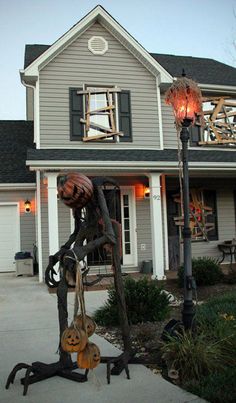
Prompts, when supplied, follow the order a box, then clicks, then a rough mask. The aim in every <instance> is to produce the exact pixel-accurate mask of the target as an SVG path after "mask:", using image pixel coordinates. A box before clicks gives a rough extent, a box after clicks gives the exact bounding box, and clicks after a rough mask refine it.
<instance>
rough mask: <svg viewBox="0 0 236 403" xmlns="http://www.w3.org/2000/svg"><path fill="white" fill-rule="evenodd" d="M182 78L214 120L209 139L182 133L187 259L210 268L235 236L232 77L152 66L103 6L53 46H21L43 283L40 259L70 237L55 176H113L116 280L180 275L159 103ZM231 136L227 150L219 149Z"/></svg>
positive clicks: (171, 174)
mask: <svg viewBox="0 0 236 403" xmlns="http://www.w3.org/2000/svg"><path fill="white" fill-rule="evenodd" d="M182 69H185V72H186V74H187V75H188V76H189V77H191V78H193V79H194V80H196V81H197V82H198V84H199V86H200V88H201V90H202V92H203V95H204V96H205V97H206V98H205V104H206V105H207V106H208V109H209V108H211V109H214V108H215V109H214V110H215V113H214V112H209V111H206V113H205V117H206V119H208V120H209V122H208V123H209V124H208V128H207V129H204V130H203V129H201V128H200V127H199V126H195V127H194V128H193V129H191V142H190V152H189V158H190V164H189V168H190V188H191V229H192V240H193V242H192V253H193V256H212V257H219V256H220V252H219V250H218V248H217V244H218V243H219V242H220V241H223V240H225V239H232V238H234V237H235V232H236V231H235V190H236V184H235V174H236V171H235V170H236V153H235V148H234V146H235V142H234V140H235V139H234V135H235V122H234V120H235V119H236V118H235V114H234V110H235V109H234V103H235V101H234V100H235V96H236V69H234V68H233V67H230V66H227V65H225V64H222V63H219V62H217V61H214V60H210V59H202V58H193V57H178V56H170V55H163V54H149V53H148V52H147V51H146V50H145V49H144V48H143V47H142V46H141V45H140V44H139V43H138V42H137V41H136V40H135V39H134V38H133V37H132V36H131V35H130V34H129V33H128V32H127V31H126V30H125V29H124V28H123V27H122V26H121V25H120V24H119V23H118V22H117V21H116V20H114V19H113V18H112V16H111V15H110V14H108V13H107V11H106V10H104V8H102V7H101V6H97V7H96V8H94V9H93V10H92V11H91V12H90V13H89V14H88V15H86V16H85V17H84V18H83V19H82V20H81V21H79V22H78V23H77V24H76V25H75V26H73V27H72V28H71V29H70V30H69V31H68V32H66V33H65V34H64V35H63V36H62V37H60V38H59V39H58V40H57V41H56V42H55V43H54V44H52V45H51V46H47V45H27V46H26V54H25V66H24V69H23V70H22V71H21V80H22V83H23V84H24V85H25V86H26V88H27V119H28V120H33V121H34V142H35V148H32V149H29V150H28V154H27V161H26V164H27V166H28V167H29V169H30V170H31V171H34V172H35V173H36V185H37V190H36V206H37V209H36V217H37V245H38V260H39V279H40V280H42V279H43V275H44V270H45V267H46V266H47V261H48V256H49V255H50V254H54V253H55V252H56V251H57V250H58V249H59V247H60V245H62V244H63V243H64V242H65V241H66V239H67V238H68V236H69V234H70V233H71V231H72V228H73V219H72V216H71V211H70V209H69V208H67V207H65V206H64V205H63V204H62V203H61V202H60V201H59V200H58V198H57V175H58V173H60V172H62V171H63V172H65V171H74V170H76V171H79V172H81V173H84V174H85V175H87V176H91V177H94V176H112V177H113V178H115V179H116V180H117V182H118V183H119V185H120V192H119V194H118V196H117V205H116V208H115V210H116V218H118V219H119V220H120V222H121V224H122V249H123V258H122V259H123V260H122V264H123V268H124V270H125V271H129V270H130V271H136V270H140V267H141V266H142V263H143V262H144V261H146V260H152V264H153V276H154V277H155V278H158V279H162V278H163V277H164V276H165V270H169V269H174V268H176V267H177V266H178V264H179V261H180V260H181V242H182V241H181V224H182V218H181V197H180V185H179V161H178V157H179V152H178V138H177V132H176V127H175V124H174V117H173V113H172V110H171V108H170V107H169V106H167V105H166V104H165V100H164V99H165V91H166V89H167V88H168V87H169V86H170V85H171V83H172V82H173V79H174V78H175V77H177V76H180V75H181V73H182ZM222 97H224V98H222ZM221 98H222V99H223V101H220V99H221ZM220 102H221V103H220ZM222 102H223V103H222ZM219 103H220V106H219ZM230 103H231V104H232V105H231V104H230ZM216 105H218V106H217V107H216ZM217 108H218V109H217ZM216 109H217V110H216ZM229 111H230V112H229ZM213 113H214V119H215V120H214V119H213V118H212V115H213ZM219 115H222V116H221V117H220V116H219ZM209 116H210V118H209ZM218 118H219V119H221V123H219V121H218ZM213 120H214V122H213ZM216 121H217V122H216ZM215 122H216V123H215ZM214 125H215V126H214ZM229 132H230V133H231V134H230V135H229V136H231V137H230V138H231V141H226V142H225V141H223V140H222V139H224V138H225V136H226V137H227V135H228V133H229ZM217 133H219V135H218V134H217ZM225 133H226V134H225ZM229 136H228V137H227V139H228V138H229ZM219 139H221V140H222V141H220V140H219ZM148 189H149V190H150V194H149V190H148ZM108 194H109V189H108ZM148 195H149V196H148ZM89 259H90V261H89V264H90V265H91V266H94V269H97V270H101V269H102V268H103V269H104V268H105V270H106V268H107V266H109V257H108V256H104V255H102V254H100V253H98V254H97V255H96V256H92V257H90V258H89Z"/></svg>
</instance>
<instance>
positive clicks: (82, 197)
mask: <svg viewBox="0 0 236 403" xmlns="http://www.w3.org/2000/svg"><path fill="white" fill-rule="evenodd" d="M57 192H58V196H59V198H60V199H61V200H62V201H63V203H64V204H65V205H66V206H68V207H71V208H82V207H84V206H86V204H87V203H88V202H89V200H90V199H91V197H92V195H93V184H92V182H91V180H90V179H89V178H88V177H87V176H85V175H83V174H80V173H78V172H68V173H61V174H59V175H58V177H57Z"/></svg>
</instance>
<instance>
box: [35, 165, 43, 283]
mask: <svg viewBox="0 0 236 403" xmlns="http://www.w3.org/2000/svg"><path fill="white" fill-rule="evenodd" d="M36 181H37V189H36V231H37V248H38V267H39V282H40V283H41V282H42V281H43V263H42V262H43V257H42V256H43V254H42V220H41V193H40V192H41V181H40V171H37V172H36Z"/></svg>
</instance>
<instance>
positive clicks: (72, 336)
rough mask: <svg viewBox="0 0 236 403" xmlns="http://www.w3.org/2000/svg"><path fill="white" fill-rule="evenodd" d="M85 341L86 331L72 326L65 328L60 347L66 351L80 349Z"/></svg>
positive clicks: (74, 351)
mask: <svg viewBox="0 0 236 403" xmlns="http://www.w3.org/2000/svg"><path fill="white" fill-rule="evenodd" d="M87 342H88V337H87V335H86V332H85V331H84V330H82V329H77V328H76V329H75V328H74V327H73V326H71V327H68V328H67V329H65V330H64V332H63V334H62V337H61V347H62V349H63V350H64V351H66V352H67V353H77V352H79V351H82V350H83V349H84V348H85V346H86V344H87Z"/></svg>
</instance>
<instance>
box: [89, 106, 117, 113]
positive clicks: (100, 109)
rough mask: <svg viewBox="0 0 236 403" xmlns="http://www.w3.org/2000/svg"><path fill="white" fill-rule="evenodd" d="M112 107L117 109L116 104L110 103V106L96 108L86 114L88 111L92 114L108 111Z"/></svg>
mask: <svg viewBox="0 0 236 403" xmlns="http://www.w3.org/2000/svg"><path fill="white" fill-rule="evenodd" d="M111 109H115V106H114V105H109V106H104V108H99V109H94V110H92V111H90V112H86V115H87V113H89V114H90V115H96V114H98V113H99V112H106V111H110V110H111ZM108 113H109V112H108Z"/></svg>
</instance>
